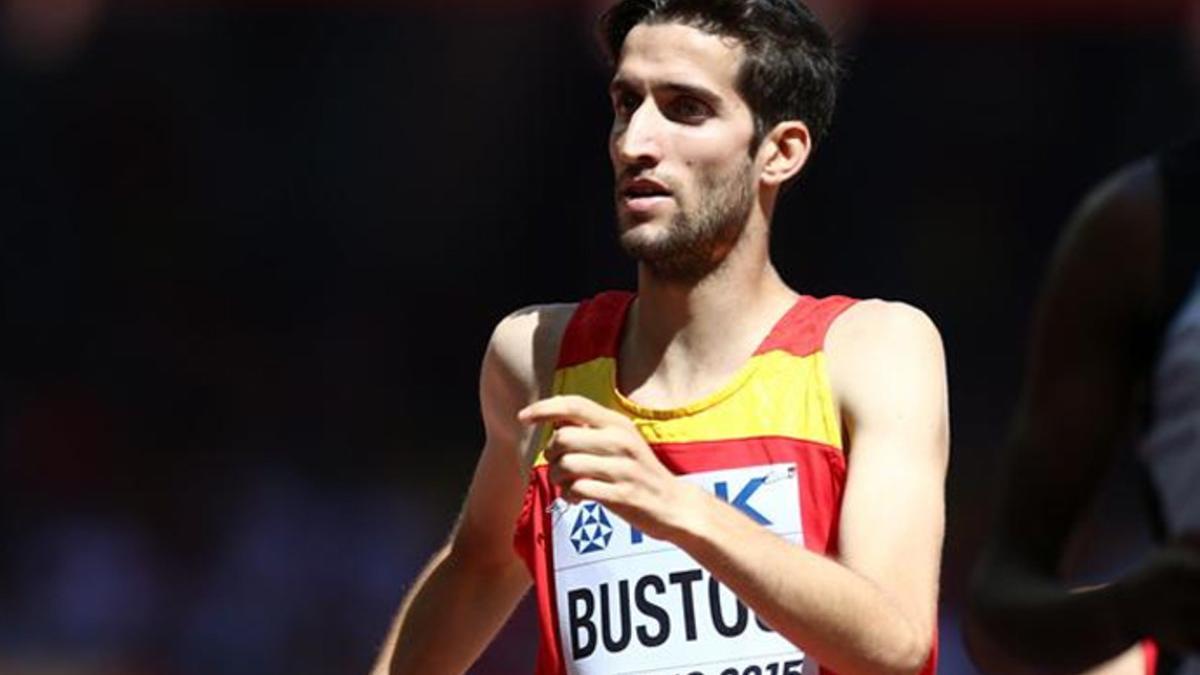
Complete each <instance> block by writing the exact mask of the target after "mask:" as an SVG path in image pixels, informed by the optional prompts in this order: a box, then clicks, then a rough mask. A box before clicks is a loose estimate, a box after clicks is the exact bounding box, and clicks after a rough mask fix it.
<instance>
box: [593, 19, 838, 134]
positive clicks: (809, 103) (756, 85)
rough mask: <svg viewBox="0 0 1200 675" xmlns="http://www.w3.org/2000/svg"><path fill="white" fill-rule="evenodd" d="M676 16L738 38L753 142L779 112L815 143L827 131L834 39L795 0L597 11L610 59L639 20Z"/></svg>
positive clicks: (779, 118) (740, 83) (740, 84)
mask: <svg viewBox="0 0 1200 675" xmlns="http://www.w3.org/2000/svg"><path fill="white" fill-rule="evenodd" d="M661 23H682V24H685V25H688V26H692V27H694V28H698V29H700V30H703V31H705V32H708V33H712V34H713V35H720V36H723V37H731V38H734V39H736V40H738V41H739V42H740V43H741V44H742V47H743V49H744V50H745V57H744V58H743V60H742V64H741V66H740V68H739V71H738V78H737V83H736V86H737V90H738V93H739V94H741V96H742V98H744V99H745V100H746V103H747V104H748V105H749V107H750V111H751V113H752V114H753V115H754V145H755V146H757V145H758V143H759V142H760V141H762V139H763V137H764V136H765V135H766V133H767V132H768V131H769V130H770V129H771V128H772V127H774V126H775V125H776V124H778V123H780V122H783V121H785V120H800V121H802V122H804V123H805V124H806V125H808V130H809V133H810V134H811V135H812V141H813V144H814V145H815V144H816V143H817V142H818V141H819V140H820V139H822V138H824V137H825V134H826V133H827V132H828V131H829V124H830V121H831V118H832V117H833V107H834V102H835V100H836V97H837V80H838V77H839V68H838V64H837V56H836V54H835V52H834V47H833V40H832V38H830V36H829V33H827V32H826V31H825V28H824V27H823V26H821V23H820V22H819V21H817V18H816V16H814V15H813V13H812V11H810V10H809V9H808V7H806V6H805V5H804V4H803V3H801V2H799V1H798V0H621V1H620V2H618V3H617V4H616V5H614V6H613V7H612V8H610V9H609V10H608V11H607V12H605V13H604V15H603V16H601V18H600V26H599V32H600V38H601V41H602V43H603V46H604V48H605V51H606V52H607V53H608V57H609V59H610V60H611V61H612V62H614V63H615V62H616V60H617V57H618V56H619V55H620V53H621V48H622V46H624V44H625V38H626V36H628V35H629V31H631V30H633V28H634V27H635V26H637V25H639V24H661Z"/></svg>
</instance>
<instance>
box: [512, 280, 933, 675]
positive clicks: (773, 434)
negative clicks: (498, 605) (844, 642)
mask: <svg viewBox="0 0 1200 675" xmlns="http://www.w3.org/2000/svg"><path fill="white" fill-rule="evenodd" d="M633 298H634V296H633V295H632V294H631V293H624V292H610V293H603V294H601V295H599V296H596V297H595V298H593V299H592V300H589V301H584V302H582V303H580V305H579V307H578V308H577V309H576V311H575V313H574V315H573V316H572V318H571V320H570V322H569V323H568V325H567V328H566V331H565V333H564V336H563V339H562V344H561V347H560V353H559V358H558V363H557V367H556V371H555V376H554V393H555V394H556V395H557V394H577V395H582V396H585V397H587V398H589V399H592V400H594V401H596V402H598V403H600V404H601V405H604V406H606V407H608V408H611V409H614V410H617V411H620V412H621V413H623V414H625V415H626V416H628V417H629V418H631V419H632V420H633V422H634V423H635V425H636V426H637V428H638V429H639V431H641V433H642V435H643V437H644V438H645V439H646V441H647V442H648V443H649V445H650V447H651V448H653V450H654V452H655V454H656V455H657V457H658V458H659V459H660V460H661V461H662V462H663V464H664V465H665V466H666V467H667V468H668V469H669V470H671V471H672V472H673V473H675V474H676V475H678V476H679V477H680V478H681V479H682V480H686V481H688V482H691V483H693V484H696V485H698V486H700V487H701V488H702V489H705V490H707V491H708V492H709V493H710V494H712V495H714V496H715V497H716V498H717V499H721V500H724V501H726V502H727V503H729V504H731V505H732V506H734V507H735V508H738V509H739V510H741V511H742V512H743V513H745V514H746V515H747V516H749V517H750V518H752V519H753V520H755V521H756V522H758V523H760V524H761V525H762V526H763V527H766V528H768V529H769V530H771V531H772V532H774V533H776V534H777V535H779V536H780V537H783V538H785V539H786V540H788V541H791V542H793V543H795V544H796V545H802V546H804V547H806V548H808V549H810V550H812V551H815V552H817V553H821V554H823V555H830V556H831V555H834V554H836V553H837V541H838V537H837V526H838V518H839V514H840V507H841V501H842V492H843V489H844V486H845V481H846V460H845V457H844V455H843V452H842V434H841V422H840V419H839V415H838V411H837V407H836V405H835V402H834V400H833V396H832V392H831V389H830V385H829V381H828V378H827V375H826V370H825V357H824V355H823V352H822V347H823V342H824V337H825V333H826V330H827V329H828V327H829V326H830V324H831V323H832V322H833V320H834V319H835V318H836V317H837V316H838V315H839V314H840V313H841V312H842V311H844V310H845V309H846V308H848V307H849V306H851V305H852V304H853V303H854V300H851V299H849V298H844V297H829V298H825V299H815V298H812V297H808V296H804V297H801V298H799V299H798V300H797V302H796V304H795V305H794V306H793V307H792V308H791V309H790V310H789V311H788V312H787V313H786V314H785V315H784V316H783V318H782V319H780V320H779V321H778V322H777V323H776V325H775V326H774V327H773V328H772V330H771V332H770V333H769V334H768V336H767V337H766V339H765V340H764V341H763V342H762V344H761V345H760V346H759V347H758V349H757V350H756V351H755V353H754V355H753V356H752V357H751V358H750V360H749V361H748V362H747V363H746V364H745V365H744V366H743V367H742V368H741V369H740V370H739V371H738V372H737V373H736V374H735V375H734V376H733V378H732V380H730V381H729V382H728V383H727V384H726V385H725V386H724V387H722V388H721V389H720V390H719V391H717V392H716V393H714V394H712V395H709V396H707V397H705V398H704V399H702V400H700V401H696V402H694V403H692V404H690V405H687V406H684V407H681V408H674V409H652V408H647V407H643V406H641V405H638V404H637V403H635V402H633V401H631V400H629V399H627V398H625V397H624V396H622V395H621V393H620V392H619V391H618V390H617V386H616V381H617V380H616V368H617V354H618V353H619V350H620V341H621V335H622V328H623V325H624V320H625V316H626V312H627V310H628V308H629V306H630V303H631V302H632V301H633ZM549 436H550V430H549V429H543V430H542V431H541V436H540V439H539V442H538V443H539V444H538V449H537V455H536V457H537V458H536V460H535V461H534V464H533V467H532V469H531V472H530V479H529V484H528V487H527V488H526V492H525V502H524V506H523V509H522V513H521V515H520V518H519V520H518V523H517V528H516V534H515V542H514V543H515V547H516V550H517V553H518V554H519V555H520V556H521V557H522V558H523V559H524V560H525V563H526V564H527V565H528V567H529V570H530V573H531V574H532V577H533V579H534V586H535V593H536V595H537V607H538V615H539V628H540V631H539V632H540V635H539V637H540V644H539V648H538V657H537V659H538V660H537V673H538V675H558V674H560V673H587V674H592V673H603V674H605V675H614V674H616V673H662V674H664V675H802V674H803V675H817V674H819V673H823V672H824V673H828V672H829V671H828V670H827V669H825V670H822V669H821V668H820V666H819V665H818V664H817V663H815V662H814V661H813V660H812V659H811V658H806V656H805V654H804V652H803V650H802V649H801V648H798V647H797V646H795V645H792V644H791V643H789V642H788V641H787V640H786V639H784V638H783V637H782V636H780V635H779V634H778V633H776V632H774V631H773V630H771V629H770V627H768V626H766V625H765V624H763V623H762V622H761V621H759V620H758V618H757V617H756V616H755V615H754V613H753V612H752V611H750V610H749V609H748V608H747V607H746V606H745V605H743V604H742V603H741V602H740V601H738V599H737V598H736V597H735V596H734V595H733V594H732V592H731V591H729V590H728V589H726V588H725V587H724V585H722V584H720V583H719V582H717V581H716V580H715V579H714V578H713V577H712V576H711V575H710V574H709V573H708V572H707V571H706V570H704V569H703V568H701V567H700V565H699V564H698V563H696V562H695V560H693V559H692V558H691V557H690V556H688V555H687V554H686V553H685V552H683V551H682V550H681V549H679V548H678V547H676V546H674V545H673V544H670V543H668V542H664V541H659V540H655V539H653V538H651V537H649V536H647V535H645V534H643V533H642V532H640V531H638V530H637V529H635V528H633V527H631V526H630V525H629V524H628V523H626V522H624V521H623V520H622V519H620V518H619V517H617V516H616V514H614V513H612V512H611V511H609V510H607V509H606V508H605V507H604V506H603V505H601V504H598V503H594V502H587V501H584V502H581V503H579V504H575V505H571V504H568V503H567V502H566V501H564V500H562V499H560V498H559V497H558V489H557V488H556V487H554V486H553V485H552V484H551V482H550V480H549V477H548V467H547V465H546V462H545V459H544V458H543V456H542V452H543V450H544V448H545V445H546V443H547V441H548V439H549ZM935 655H936V649H935V650H934V654H933V655H931V658H930V663H929V664H928V665H927V667H926V671H925V672H928V673H932V672H935V661H936V658H935Z"/></svg>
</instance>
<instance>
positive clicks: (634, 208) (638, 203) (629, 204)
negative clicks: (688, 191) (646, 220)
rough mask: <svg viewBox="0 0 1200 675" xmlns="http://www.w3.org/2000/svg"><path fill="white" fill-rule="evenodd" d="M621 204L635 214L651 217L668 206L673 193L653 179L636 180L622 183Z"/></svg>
mask: <svg viewBox="0 0 1200 675" xmlns="http://www.w3.org/2000/svg"><path fill="white" fill-rule="evenodd" d="M619 196H620V198H619V200H618V201H619V202H620V204H621V205H622V206H623V207H624V208H625V209H627V210H628V211H631V212H633V213H634V214H644V215H650V214H651V213H653V212H654V211H655V210H656V209H658V208H659V207H662V206H664V205H666V204H667V203H668V202H669V201H670V200H671V198H672V196H673V195H672V192H671V190H670V188H668V187H667V186H666V184H664V183H662V182H660V181H657V180H654V179H652V178H634V179H630V180H627V181H624V182H623V183H621V189H620V191H619Z"/></svg>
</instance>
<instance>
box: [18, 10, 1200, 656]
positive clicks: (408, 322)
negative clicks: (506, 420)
mask: <svg viewBox="0 0 1200 675" xmlns="http://www.w3.org/2000/svg"><path fill="white" fill-rule="evenodd" d="M604 4H605V3H603V2H599V1H593V2H587V3H583V2H580V3H571V2H566V1H560V2H550V1H549V0H543V1H541V2H537V1H534V0H529V1H527V2H523V3H517V2H504V3H498V2H495V1H494V0H493V1H491V2H489V1H487V0H478V1H476V2H472V1H471V0H454V1H453V2H447V3H441V4H435V3H427V4H421V3H415V2H414V3H407V4H405V3H389V2H383V1H381V0H377V1H375V2H339V3H334V2H329V3H318V2H311V1H310V2H304V3H287V2H272V3H265V2H264V3H249V2H242V3H237V2H191V3H178V4H176V3H152V2H141V3H134V2H110V1H107V0H0V274H2V277H0V278H2V281H0V284H2V298H3V300H2V307H3V310H2V316H3V324H2V326H0V328H2V334H0V344H3V345H4V347H3V355H4V356H3V361H2V367H0V415H2V417H0V424H2V429H0V443H2V444H3V445H2V450H0V672H2V673H64V674H65V673H96V674H101V673H103V674H126V673H130V674H147V675H150V674H171V675H173V674H191V673H283V672H288V673H301V674H303V673H362V672H365V671H366V669H367V668H368V666H369V664H370V663H371V661H372V659H373V658H374V656H375V653H376V649H377V646H378V643H379V641H380V640H381V639H382V636H383V635H384V633H385V632H386V629H387V626H388V623H389V620H390V617H391V615H392V613H393V611H394V610H395V608H396V605H397V603H398V601H399V599H400V597H401V595H402V592H403V589H404V587H405V586H406V585H407V584H408V583H409V582H410V581H411V580H412V577H413V576H414V575H415V573H416V572H417V570H418V569H419V567H420V566H421V565H422V564H423V562H424V559H425V558H426V556H427V555H428V554H429V553H430V552H432V550H433V549H434V548H435V547H436V546H437V545H438V544H439V543H440V541H441V539H442V537H443V536H444V534H445V532H446V531H447V529H448V527H449V526H450V524H451V522H452V520H453V518H454V515H455V513H456V511H457V508H458V505H459V502H460V499H461V498H462V495H463V493H464V490H465V488H466V485H467V481H468V478H469V476H470V472H471V470H472V467H473V463H474V459H475V457H476V454H477V452H478V449H479V447H480V443H481V438H482V433H481V428H480V424H479V422H478V415H477V405H478V404H477V400H476V378H477V374H478V365H479V361H480V357H481V355H482V350H483V347H484V345H485V344H486V341H487V338H488V336H489V334H490V331H491V328H492V326H493V325H494V324H495V322H496V321H497V320H498V319H500V318H501V317H502V316H504V315H505V314H507V313H508V312H510V311H512V310H513V309H516V308H518V307H521V306H523V305H526V304H530V303H532V302H537V301H568V300H575V299H578V298H581V297H584V296H587V295H590V294H593V293H595V292H597V291H600V290H602V289H606V288H611V287H618V288H630V287H632V285H633V283H634V268H633V266H632V264H631V263H630V262H628V261H627V260H625V259H624V258H623V256H622V255H621V254H620V252H619V250H618V249H617V247H616V246H615V243H614V241H613V237H612V230H613V218H612V209H611V197H610V195H611V184H612V183H611V178H610V175H609V169H608V165H607V158H606V154H605V143H606V134H607V128H608V124H609V112H608V103H607V98H606V94H605V84H606V81H607V75H608V74H607V68H606V67H605V65H604V64H603V62H602V61H601V59H600V58H599V57H598V52H597V50H596V49H595V48H594V46H593V41H592V39H591V27H592V24H593V21H594V18H595V16H596V15H597V14H598V13H599V11H600V10H601V9H602V8H603V6H604ZM815 9H817V10H818V13H820V14H821V15H822V16H823V17H825V18H826V20H827V21H828V23H829V24H830V25H831V27H832V28H833V29H834V31H835V33H836V34H837V35H838V38H839V41H840V42H841V43H842V45H843V49H844V53H845V59H846V63H847V65H848V71H849V75H848V78H847V80H846V82H845V86H844V88H843V90H842V96H841V100H840V102H839V109H838V112H837V115H836V116H835V123H834V129H833V133H832V136H831V137H830V138H829V139H828V142H826V143H825V144H823V145H822V146H821V147H820V148H818V151H817V153H816V156H815V158H814V161H813V162H812V163H811V165H810V167H809V168H808V169H806V176H805V177H804V179H803V180H802V182H801V184H800V186H799V187H798V188H797V189H795V190H793V191H791V192H790V193H789V194H788V195H787V197H786V199H785V200H784V203H783V205H782V207H781V209H780V212H779V214H778V217H777V219H776V226H775V234H774V237H775V242H774V252H775V260H776V263H777V265H778V266H779V267H780V269H781V271H782V273H783V274H784V276H785V278H786V279H787V280H788V281H789V282H790V283H791V284H793V286H794V287H796V288H798V289H800V290H802V291H804V292H808V293H812V294H827V293H831V292H841V293H847V294H853V295H859V296H882V297H887V298H894V299H901V300H905V301H908V302H911V303H914V304H916V305H918V306H920V307H922V308H924V309H925V310H926V311H928V312H929V313H930V314H931V315H932V316H933V317H934V319H935V320H936V321H937V322H938V324H939V325H940V327H941V329H942V332H943V336H944V339H945V342H946V345H947V350H948V358H949V368H950V384H951V405H952V408H951V410H952V419H953V427H954V442H953V460H952V467H951V473H950V479H949V486H948V490H949V504H948V508H949V524H948V527H949V529H948V533H947V534H948V537H947V544H946V557H945V562H944V574H943V581H942V591H943V601H942V621H941V631H942V650H943V656H942V672H944V673H951V674H957V673H971V672H974V671H973V670H972V668H971V666H970V665H969V663H968V662H967V660H966V658H965V656H964V654H963V649H962V646H961V641H960V638H959V636H958V628H957V617H958V614H959V611H960V607H961V603H962V599H963V594H964V586H965V579H966V576H967V572H968V570H969V567H970V564H971V563H972V561H973V559H974V556H975V555H976V553H977V551H978V549H979V546H980V544H981V542H982V539H983V536H984V528H985V527H986V523H987V519H988V510H989V508H990V507H991V499H992V495H993V493H994V488H993V483H994V481H995V477H996V475H997V467H998V463H997V458H998V454H997V453H998V451H999V449H1000V447H1001V445H1002V442H1003V438H1004V433H1005V428H1006V425H1007V422H1008V417H1009V414H1010V411H1011V410H1012V408H1013V405H1014V403H1015V400H1016V398H1017V395H1018V388H1019V384H1020V377H1021V369H1022V366H1023V361H1024V355H1023V351H1024V346H1025V344H1026V335H1027V331H1028V320H1029V316H1030V309H1031V305H1032V301H1033V298H1034V295H1035V293H1036V290H1037V287H1038V284H1039V282H1040V279H1041V277H1042V275H1043V272H1044V268H1045V265H1046V263H1047V260H1048V257H1049V255H1050V252H1051V249H1052V246H1053V243H1054V240H1055V238H1056V236H1057V234H1058V232H1059V230H1060V228H1061V226H1062V224H1063V223H1064V221H1065V219H1066V218H1067V217H1068V215H1069V213H1070V212H1071V210H1072V209H1073V208H1074V205H1075V204H1076V203H1078V201H1079V199H1080V198H1081V197H1082V195H1083V194H1084V193H1085V191H1086V190H1087V188H1088V186H1089V185H1091V184H1093V183H1094V182H1096V181H1097V180H1099V179H1100V178H1101V177H1103V176H1104V175H1105V174H1107V173H1109V172H1111V171H1113V170H1114V169H1116V168H1117V167H1119V166H1120V165H1121V164H1123V163H1125V162H1128V161H1130V160H1133V159H1135V158H1137V157H1138V156H1140V155H1144V154H1147V153H1150V152H1152V151H1153V150H1154V149H1155V148H1156V147H1158V146H1161V145H1163V144H1166V143H1169V142H1171V141H1173V140H1177V139H1180V138H1182V137H1184V136H1186V135H1187V134H1188V133H1189V131H1191V130H1192V129H1193V127H1194V126H1195V123H1196V122H1197V121H1200V120H1198V119H1197V114H1196V113H1197V93H1200V83H1198V81H1197V72H1198V71H1197V67H1196V65H1197V62H1198V57H1197V55H1198V54H1200V50H1197V48H1196V43H1197V41H1198V37H1197V36H1198V35H1200V30H1196V29H1197V27H1198V26H1200V12H1198V11H1197V7H1196V6H1195V5H1193V4H1191V3H1189V2H1187V1H1186V0H1159V1H1158V2H1151V1H1149V0H1089V1H1087V2H1085V1H1083V0H1023V1H1020V2H1014V1H1011V0H970V1H969V2H961V1H956V0H873V1H868V0H861V1H854V0H822V1H821V2H820V3H819V4H817V5H815ZM1125 498H1128V496H1126V497H1125ZM1116 499H1117V500H1118V501H1119V500H1120V499H1121V497H1120V496H1118V497H1117V498H1116ZM1118 510H1119V509H1118ZM1126 520H1128V519H1126ZM1108 522H1109V525H1108V527H1107V528H1106V529H1105V531H1104V532H1103V533H1101V534H1099V535H1097V536H1096V537H1094V539H1095V542H1097V543H1095V546H1096V547H1099V548H1100V549H1103V547H1104V546H1107V545H1108V543H1106V542H1112V541H1116V542H1118V543H1120V542H1125V543H1128V542H1129V540H1131V539H1136V538H1137V536H1138V534H1137V533H1138V532H1139V531H1140V530H1139V528H1138V526H1137V524H1136V523H1129V524H1127V525H1126V526H1121V523H1122V522H1125V521H1123V520H1121V519H1108ZM1100 559H1101V560H1102V561H1107V562H1105V564H1110V565H1111V564H1116V563H1115V562H1112V561H1114V560H1115V559H1116V558H1115V557H1112V556H1109V557H1105V556H1103V555H1102V556H1100ZM1103 566H1104V565H1101V567H1103ZM534 625H535V620H534V618H533V617H532V615H531V613H530V612H529V608H528V607H525V608H523V609H522V610H520V611H518V613H517V614H516V615H515V617H514V619H513V620H512V622H510V625H509V627H508V628H507V629H506V633H505V637H504V638H502V639H501V640H500V641H499V643H498V645H497V646H496V647H495V648H493V649H492V650H491V651H490V652H489V653H488V654H487V655H486V656H485V657H484V659H483V661H482V662H481V663H480V664H479V665H478V666H477V668H476V669H475V671H474V672H478V673H519V672H530V668H531V664H532V659H533V641H534V636H533V628H534ZM447 641H448V645H452V644H453V636H452V635H448V636H447Z"/></svg>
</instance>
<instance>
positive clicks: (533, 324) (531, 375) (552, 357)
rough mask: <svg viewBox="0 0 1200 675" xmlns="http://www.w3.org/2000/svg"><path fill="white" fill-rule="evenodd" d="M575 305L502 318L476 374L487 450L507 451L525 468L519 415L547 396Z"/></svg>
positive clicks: (526, 442)
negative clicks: (501, 449)
mask: <svg viewBox="0 0 1200 675" xmlns="http://www.w3.org/2000/svg"><path fill="white" fill-rule="evenodd" d="M574 311H575V305H572V304H555V305H534V306H530V307H526V308H524V309H520V310H517V311H515V312H513V313H512V314H509V315H508V316H506V317H505V318H503V319H502V320H501V321H500V322H499V323H498V324H496V328H495V329H494V330H493V331H492V337H491V339H490V340H489V341H488V347H487V352H486V353H485V354H484V357H483V367H482V368H481V370H480V374H479V402H480V412H481V414H482V416H483V425H484V429H485V431H486V433H487V438H488V445H489V447H491V446H494V447H507V448H510V449H511V450H512V451H513V452H515V453H516V455H517V456H520V457H522V458H523V459H522V463H521V464H522V466H523V467H524V466H528V463H529V460H530V459H531V452H532V447H533V436H532V433H531V429H529V428H528V427H526V426H525V425H523V424H521V423H519V422H518V421H517V412H518V411H519V410H521V408H524V407H525V406H527V405H529V404H531V403H533V402H534V401H537V400H538V399H541V398H545V397H546V396H548V395H549V393H550V391H551V389H552V387H553V384H554V366H555V364H556V362H557V360H558V349H559V345H560V343H561V342H562V337H563V334H564V333H565V332H566V328H567V323H568V322H569V321H570V319H571V315H572V314H573V313H574Z"/></svg>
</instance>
